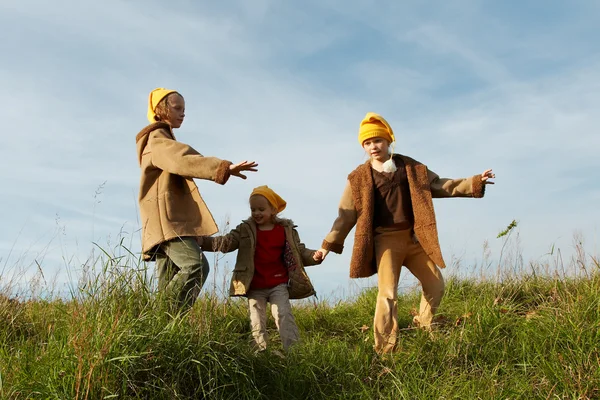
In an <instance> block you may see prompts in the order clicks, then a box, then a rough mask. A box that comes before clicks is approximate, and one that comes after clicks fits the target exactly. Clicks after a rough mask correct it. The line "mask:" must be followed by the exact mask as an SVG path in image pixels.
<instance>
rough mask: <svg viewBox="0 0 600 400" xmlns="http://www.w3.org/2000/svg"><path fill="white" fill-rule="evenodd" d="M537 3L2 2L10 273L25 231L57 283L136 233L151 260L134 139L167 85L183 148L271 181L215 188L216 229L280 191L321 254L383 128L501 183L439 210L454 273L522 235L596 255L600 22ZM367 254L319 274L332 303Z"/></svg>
mask: <svg viewBox="0 0 600 400" xmlns="http://www.w3.org/2000/svg"><path fill="white" fill-rule="evenodd" d="M534 3H535V2H525V3H523V4H522V5H521V6H520V9H519V10H514V9H512V8H511V7H510V6H507V5H499V4H498V3H496V2H486V1H460V2H452V3H445V4H442V5H440V4H439V2H435V7H434V3H433V2H425V3H420V4H419V5H409V4H406V3H402V4H400V3H397V2H383V3H379V4H377V6H375V5H374V3H373V2H371V1H352V2H343V3H342V2H336V1H320V2H317V1H308V2H303V3H302V4H295V3H294V4H293V3H285V4H284V3H281V2H275V1H268V0H262V1H256V2H252V3H249V2H245V1H241V0H239V1H235V2H228V3H223V2H221V3H210V4H208V3H206V4H204V3H202V4H200V3H198V4H196V3H193V2H180V3H178V2H176V3H169V4H167V3H165V2H159V1H150V2H143V3H142V2H136V1H132V2H121V1H116V0H109V1H106V2H104V3H97V4H96V3H95V4H91V3H89V4H88V3H85V4H84V3H81V2H75V1H69V0H63V1H60V2H58V3H52V4H50V3H48V2H43V1H41V0H26V1H22V2H16V1H14V2H4V3H2V4H0V23H2V25H3V30H4V31H5V32H6V34H7V36H9V37H11V39H12V40H7V41H3V42H1V43H0V51H1V52H2V53H3V54H4V55H7V57H4V60H5V61H4V62H3V64H2V66H0V79H1V80H2V81H3V82H4V83H3V86H4V89H5V90H4V93H5V95H4V96H2V97H0V109H1V110H3V111H2V113H3V121H4V124H5V128H6V132H7V133H6V134H5V138H4V139H3V146H1V147H0V159H2V165H3V168H2V169H0V179H1V180H2V181H3V182H5V189H4V191H3V193H4V194H5V202H6V203H5V204H6V206H4V209H5V210H7V211H8V212H7V215H6V217H5V218H4V219H3V224H4V225H3V230H2V232H1V233H0V257H2V258H3V259H6V257H7V256H8V251H9V248H10V247H11V246H12V245H13V244H14V243H15V240H14V238H15V237H16V235H17V233H18V232H19V231H20V230H21V229H22V228H23V225H24V224H25V225H26V227H25V228H24V229H23V233H22V234H21V236H20V237H19V239H18V240H17V243H16V245H15V251H13V253H12V254H13V255H14V254H30V255H31V257H34V255H35V253H36V252H39V251H41V249H43V248H44V245H45V243H41V242H40V240H42V241H43V240H48V241H53V243H55V245H56V246H57V247H58V248H59V250H60V251H58V249H57V248H55V247H52V251H51V252H49V251H46V253H47V256H46V258H45V260H46V261H45V263H44V264H43V265H42V267H43V268H45V269H47V270H48V272H49V273H51V272H54V271H57V270H58V268H59V267H60V268H62V264H64V261H61V260H64V258H65V257H64V254H69V253H76V254H77V255H78V259H80V260H85V259H86V256H87V254H88V253H89V251H90V250H91V248H92V244H91V242H92V240H95V241H100V242H101V241H102V240H104V241H106V240H108V237H109V236H110V237H115V235H118V233H119V231H120V230H121V229H122V227H123V226H125V230H126V231H127V232H128V233H129V234H131V235H133V236H132V238H133V239H132V242H131V245H132V246H133V247H136V246H139V239H137V236H136V235H138V234H137V233H136V227H137V226H138V224H137V218H138V217H137V205H136V196H137V184H138V179H139V169H138V166H137V162H136V158H135V145H134V136H135V134H136V133H137V131H138V130H139V129H141V128H142V127H143V126H144V124H145V122H146V121H145V106H146V96H147V93H148V92H149V90H151V89H152V88H154V87H156V86H166V87H174V88H177V89H178V90H180V91H181V92H182V93H183V94H184V96H185V98H186V103H187V114H188V115H187V118H186V123H185V124H184V126H183V128H182V129H181V130H180V131H178V132H177V133H176V134H177V136H178V138H179V139H180V140H182V141H184V142H187V143H190V144H192V145H193V146H194V147H196V148H197V149H198V150H199V151H200V152H202V153H203V154H206V155H214V156H218V157H222V158H226V159H231V160H232V161H241V160H243V159H253V160H256V161H258V162H259V163H260V172H259V173H258V174H255V175H252V176H250V177H249V179H248V180H247V181H240V180H237V181H232V182H230V183H228V184H227V185H225V186H223V187H221V186H218V185H215V184H214V183H212V182H203V181H199V182H198V184H199V187H200V191H201V193H202V194H203V197H204V198H205V200H206V201H207V203H208V205H209V207H210V209H211V211H212V212H213V214H214V215H215V218H216V219H217V221H218V222H221V221H224V220H225V218H226V216H228V218H229V219H230V220H231V222H232V224H235V223H237V222H238V221H240V220H241V219H243V218H246V217H247V216H248V210H247V196H248V194H249V193H250V191H251V189H252V188H253V187H254V186H257V185H260V184H269V185H271V186H273V187H274V188H276V189H277V190H278V191H280V192H281V194H282V195H283V197H284V198H286V200H288V204H289V206H288V209H287V210H286V213H285V214H286V216H288V217H290V218H292V219H294V220H295V221H296V222H297V224H298V225H299V229H300V233H301V236H302V239H303V240H304V241H305V242H306V243H307V245H309V246H310V247H318V246H319V244H320V242H321V240H322V238H323V236H324V235H325V234H326V233H327V231H328V229H329V228H330V225H331V223H332V222H333V219H334V217H335V215H336V212H337V210H336V209H337V202H338V199H339V196H340V195H341V191H342V188H343V186H344V183H345V182H344V181H345V178H346V175H347V174H348V173H349V172H350V171H351V170H352V169H353V168H354V167H355V166H356V165H358V164H359V163H361V162H363V161H364V160H365V158H364V156H363V153H362V151H361V149H360V147H359V146H358V144H357V143H356V132H357V126H358V122H359V121H360V119H361V118H362V116H363V115H364V113H365V112H367V111H377V112H380V113H382V114H384V115H385V116H386V117H387V118H388V119H389V120H390V122H391V123H392V125H393V126H394V128H395V130H396V132H397V137H398V144H397V148H396V149H397V151H399V152H403V153H407V154H409V155H411V156H414V157H415V158H417V159H419V160H421V161H423V162H425V163H426V164H428V165H429V166H430V167H431V169H433V170H434V171H436V172H438V173H440V174H442V175H445V176H451V177H456V176H466V175H471V174H475V173H479V172H481V171H482V170H483V169H485V168H488V167H493V168H494V169H495V170H496V172H497V173H498V177H499V178H498V183H497V185H496V186H495V187H491V188H489V192H488V195H487V196H486V198H485V199H484V200H481V201H475V200H441V201H436V209H437V211H438V220H439V227H440V239H441V242H442V246H443V250H444V252H445V254H446V255H447V257H448V258H450V256H451V253H457V254H461V255H463V257H464V259H465V260H477V259H478V257H480V255H481V251H480V248H481V245H482V243H483V242H484V240H486V239H489V240H490V242H491V244H492V249H493V250H495V251H497V250H498V249H497V245H498V244H497V243H496V242H495V241H494V239H493V238H494V237H495V234H496V233H497V231H498V230H499V229H501V228H502V227H503V226H505V225H506V224H507V223H508V222H510V221H511V220H512V219H513V218H517V219H520V220H521V221H522V223H521V225H520V227H521V228H520V229H521V233H522V238H523V244H524V247H525V250H526V256H527V257H532V258H536V257H539V256H540V255H542V254H544V253H545V252H546V251H547V249H548V247H549V246H551V245H552V244H553V243H558V244H559V245H562V246H563V247H568V246H570V243H571V239H570V237H571V234H572V232H573V231H574V230H581V231H582V232H583V233H584V234H585V235H587V236H588V237H590V238H595V237H596V235H597V233H596V232H597V229H598V222H599V221H600V212H598V211H597V210H596V208H597V207H594V204H595V203H597V200H598V197H599V196H600V193H599V191H600V190H599V188H598V185H597V184H594V182H595V176H594V175H595V170H597V169H598V167H599V164H598V161H597V157H596V154H595V153H597V149H598V148H599V145H600V139H599V137H600V136H599V135H598V134H597V131H598V130H597V126H599V123H600V120H599V119H600V117H598V114H597V112H596V110H597V109H598V108H599V106H600V86H599V85H600V84H599V83H598V82H600V80H599V79H598V78H600V73H599V72H598V71H600V69H599V68H598V67H599V66H600V51H599V50H600V49H599V48H598V45H597V43H598V32H597V30H596V22H595V20H594V18H593V15H597V12H598V5H597V4H596V3H595V2H592V1H589V2H585V1H580V2H576V3H573V4H570V5H569V6H568V7H567V6H560V5H559V4H558V3H552V4H551V5H548V6H547V9H546V10H544V11H543V12H541V11H539V9H537V8H535V9H534ZM540 12H541V14H540ZM594 13H595V14H594ZM103 182H106V183H105V184H104V185H103V186H102V188H103V189H102V193H101V194H100V195H97V196H96V198H94V195H95V194H96V191H97V189H98V187H99V186H101V185H102V184H103ZM57 216H58V218H59V219H60V223H59V224H57V222H56V218H57ZM57 226H63V227H65V230H64V232H63V233H61V235H62V236H61V240H60V241H56V239H53V237H54V236H53V233H52V232H54V231H53V230H54V229H57ZM40 238H44V239H40ZM590 240H595V239H590ZM351 246H352V237H349V239H348V241H347V242H346V248H347V249H348V250H346V252H345V254H344V255H342V256H335V255H332V256H330V257H329V258H328V259H327V261H326V263H325V265H323V266H322V267H317V268H314V269H311V270H309V272H310V274H311V277H314V280H315V284H316V285H317V289H318V290H319V291H321V292H328V291H330V290H333V289H335V288H337V287H338V285H342V286H343V287H348V285H349V281H348V279H347V278H346V277H347V265H348V261H349V256H350V254H349V253H350V251H349V250H350V249H351ZM136 249H137V248H134V250H136ZM24 257H25V258H26V256H24ZM227 257H229V258H225V260H226V261H227V260H228V261H229V262H231V260H232V257H233V256H227ZM62 278H64V279H68V277H66V276H62ZM334 282H335V283H334ZM359 284H360V285H370V284H373V281H367V282H360V283H359Z"/></svg>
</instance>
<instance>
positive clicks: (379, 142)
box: [363, 137, 390, 162]
mask: <svg viewBox="0 0 600 400" xmlns="http://www.w3.org/2000/svg"><path fill="white" fill-rule="evenodd" d="M363 149H365V151H366V152H367V154H368V155H369V157H371V158H372V159H373V160H377V161H381V162H384V161H387V159H388V158H389V155H390V153H389V151H390V150H389V149H390V143H389V142H388V141H387V140H386V139H384V138H380V137H374V138H372V139H367V140H365V141H364V142H363Z"/></svg>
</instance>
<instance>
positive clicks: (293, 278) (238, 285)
mask: <svg viewBox="0 0 600 400" xmlns="http://www.w3.org/2000/svg"><path fill="white" fill-rule="evenodd" d="M277 223H278V224H279V225H282V226H283V228H284V230H285V238H286V241H287V243H286V253H287V254H286V255H287V257H284V264H285V266H286V267H287V269H288V275H289V283H288V290H289V292H290V299H303V298H305V297H309V296H312V295H314V294H316V292H315V289H314V287H313V285H312V283H311V281H310V278H309V277H308V275H307V274H306V271H305V270H304V266H309V265H316V264H318V263H317V262H316V261H315V260H313V254H314V253H315V250H310V249H307V248H306V247H305V246H304V244H303V243H302V242H300V237H299V235H298V231H296V229H295V228H296V225H294V223H293V222H292V221H291V220H289V219H277ZM255 249H256V223H255V222H254V221H253V220H252V219H247V220H245V221H243V222H242V223H241V224H239V225H238V226H237V227H236V228H235V229H233V230H232V231H231V232H229V233H228V234H227V235H223V236H206V237H204V238H203V243H202V250H205V251H220V252H222V253H229V252H231V251H234V250H238V254H237V259H236V262H235V268H234V269H233V275H232V277H231V285H230V289H229V295H230V296H246V295H247V294H248V291H249V290H250V283H251V282H252V277H253V276H254V250H255Z"/></svg>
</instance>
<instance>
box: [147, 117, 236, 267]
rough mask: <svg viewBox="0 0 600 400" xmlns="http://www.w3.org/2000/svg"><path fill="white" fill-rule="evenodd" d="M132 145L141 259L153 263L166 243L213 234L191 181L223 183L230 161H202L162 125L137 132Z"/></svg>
mask: <svg viewBox="0 0 600 400" xmlns="http://www.w3.org/2000/svg"><path fill="white" fill-rule="evenodd" d="M135 141H136V145H137V155H138V162H139V164H140V168H141V170H142V173H141V179H140V192H139V198H138V200H139V207H140V216H141V225H142V252H143V257H144V259H145V260H153V259H154V258H155V257H154V256H155V253H156V248H157V246H158V245H160V244H161V243H163V242H165V241H168V240H171V239H174V238H177V237H184V236H205V235H212V234H214V233H216V232H217V231H218V229H217V224H216V223H215V220H214V219H213V216H212V215H211V213H210V211H209V210H208V207H207V206H206V204H205V203H204V200H203V199H202V196H200V192H198V187H197V186H196V184H195V182H194V179H193V178H197V179H208V180H212V181H215V182H217V183H219V184H224V183H225V182H227V180H228V179H229V166H230V165H231V162H230V161H225V160H221V159H218V158H216V157H204V156H202V154H200V153H198V152H197V151H196V150H194V149H193V148H192V147H190V146H188V145H186V144H183V143H181V142H178V141H177V140H175V136H174V135H173V131H172V129H171V127H170V126H169V125H168V124H166V123H163V122H157V123H154V124H150V125H148V126H147V127H145V128H144V129H142V130H141V132H140V133H138V134H137V136H136V138H135Z"/></svg>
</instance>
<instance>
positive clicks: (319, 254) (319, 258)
mask: <svg viewBox="0 0 600 400" xmlns="http://www.w3.org/2000/svg"><path fill="white" fill-rule="evenodd" d="M328 253H329V250H325V249H319V250H317V251H315V254H313V260H315V261H316V262H318V263H321V262H323V261H324V260H325V257H327V254H328Z"/></svg>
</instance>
